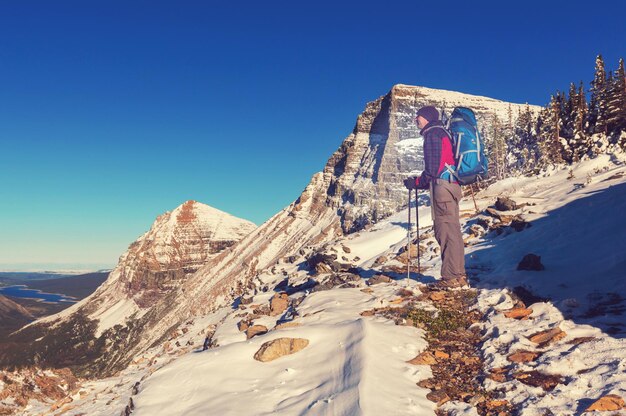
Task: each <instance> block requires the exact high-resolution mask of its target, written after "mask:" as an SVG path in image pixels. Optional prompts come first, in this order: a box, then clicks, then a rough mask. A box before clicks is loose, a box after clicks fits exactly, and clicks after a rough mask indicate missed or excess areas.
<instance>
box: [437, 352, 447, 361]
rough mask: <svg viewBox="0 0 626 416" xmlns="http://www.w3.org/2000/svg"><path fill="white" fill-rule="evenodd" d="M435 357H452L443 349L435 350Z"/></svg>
mask: <svg viewBox="0 0 626 416" xmlns="http://www.w3.org/2000/svg"><path fill="white" fill-rule="evenodd" d="M435 358H440V359H443V360H445V359H448V358H450V354H448V353H446V352H445V351H441V350H435Z"/></svg>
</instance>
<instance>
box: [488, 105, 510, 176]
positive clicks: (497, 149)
mask: <svg viewBox="0 0 626 416" xmlns="http://www.w3.org/2000/svg"><path fill="white" fill-rule="evenodd" d="M504 127H505V126H504V125H503V123H502V121H501V120H500V119H499V118H498V116H497V115H496V114H495V113H494V115H493V122H492V123H491V130H490V132H489V133H490V134H489V135H486V137H489V140H488V142H487V143H486V146H487V152H488V154H489V177H491V178H494V179H496V180H500V179H504V178H505V176H506V155H507V145H506V136H505V128H504Z"/></svg>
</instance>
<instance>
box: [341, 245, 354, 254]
mask: <svg viewBox="0 0 626 416" xmlns="http://www.w3.org/2000/svg"><path fill="white" fill-rule="evenodd" d="M341 249H342V250H343V251H344V253H348V254H350V253H351V252H352V250H350V247H346V246H341Z"/></svg>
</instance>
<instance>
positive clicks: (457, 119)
mask: <svg viewBox="0 0 626 416" xmlns="http://www.w3.org/2000/svg"><path fill="white" fill-rule="evenodd" d="M447 126H448V127H447V130H448V131H449V132H450V139H451V140H452V147H453V151H454V161H455V165H456V166H448V165H446V168H447V170H448V172H449V173H450V175H452V176H453V177H454V178H456V180H457V181H458V182H459V183H460V184H461V185H470V184H473V183H474V182H477V181H479V180H483V179H485V178H486V177H487V156H486V155H485V144H484V142H483V139H482V137H481V136H480V133H479V132H478V125H477V123H476V115H475V114H474V112H473V111H472V110H471V109H469V108H466V107H455V108H454V110H452V115H451V116H450V119H449V120H448V123H447Z"/></svg>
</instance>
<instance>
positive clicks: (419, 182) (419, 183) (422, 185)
mask: <svg viewBox="0 0 626 416" xmlns="http://www.w3.org/2000/svg"><path fill="white" fill-rule="evenodd" d="M415 189H428V183H427V182H426V181H425V180H423V179H422V177H421V176H418V177H417V178H415Z"/></svg>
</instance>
